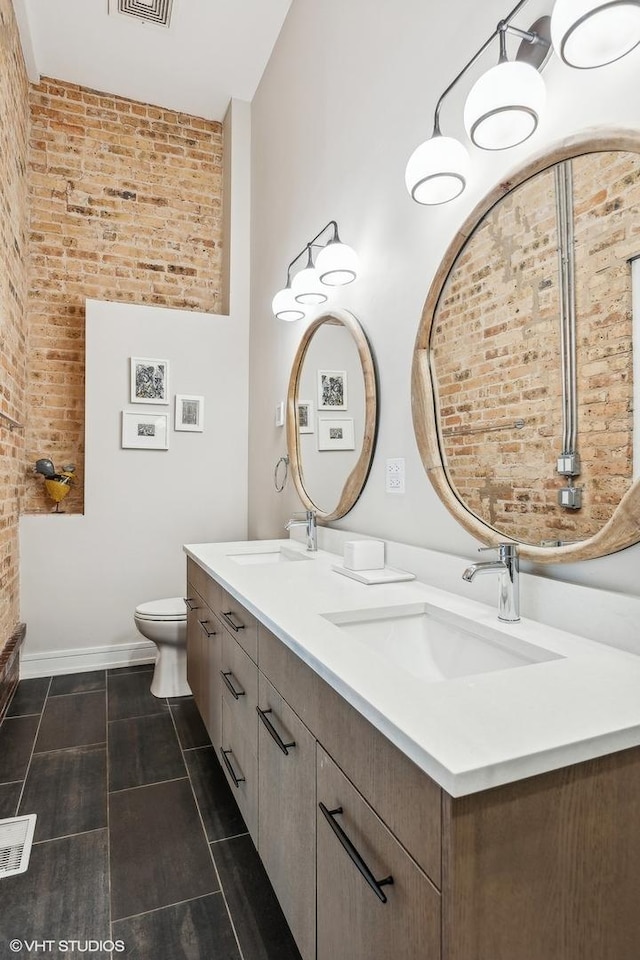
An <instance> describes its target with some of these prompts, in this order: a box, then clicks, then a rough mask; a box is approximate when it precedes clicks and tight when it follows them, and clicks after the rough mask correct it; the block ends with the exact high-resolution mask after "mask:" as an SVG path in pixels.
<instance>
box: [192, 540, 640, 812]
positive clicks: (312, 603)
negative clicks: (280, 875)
mask: <svg viewBox="0 0 640 960" xmlns="http://www.w3.org/2000/svg"><path fill="white" fill-rule="evenodd" d="M281 546H285V547H287V549H293V550H298V551H299V552H301V553H303V554H305V555H306V556H307V557H309V558H310V559H309V560H308V561H307V562H288V563H276V564H246V565H245V564H239V563H237V562H236V561H235V560H233V559H230V555H231V554H239V553H256V552H261V551H264V552H268V551H273V550H277V549H278V548H279V547H281ZM184 550H185V552H186V554H187V556H189V557H191V558H192V559H193V560H194V561H195V562H196V563H197V564H198V565H199V566H200V567H202V569H203V570H205V571H206V572H207V573H209V574H210V575H211V576H213V577H214V578H215V579H216V580H218V581H219V582H220V583H221V584H222V586H223V587H224V588H225V589H226V590H228V591H229V592H230V593H231V594H232V595H233V596H235V597H236V598H237V599H238V600H239V601H240V602H241V603H243V604H244V605H245V607H247V609H249V610H250V611H251V612H252V613H253V614H254V615H255V616H256V617H257V618H258V619H259V620H260V621H261V622H262V623H263V624H264V625H265V626H266V627H267V628H268V629H269V630H271V631H272V633H274V634H275V635H276V636H277V637H278V638H279V639H280V640H282V641H283V643H285V644H286V645H287V646H288V647H289V648H290V649H291V650H293V651H294V652H295V653H296V654H297V655H298V656H299V657H300V658H301V659H302V660H304V661H305V663H307V664H308V665H309V666H311V667H312V668H313V669H314V670H315V671H316V672H317V673H318V674H319V675H320V676H321V677H322V678H323V679H324V680H326V681H327V682H328V683H329V684H330V685H331V686H332V687H333V688H334V689H335V690H337V691H338V693H340V694H341V695H342V696H343V697H344V698H345V699H346V700H347V701H348V702H349V703H351V704H352V705H353V706H354V707H355V708H356V709H357V710H359V711H360V713H362V714H363V715H364V716H365V717H367V719H368V720H370V721H371V723H372V724H373V725H374V726H375V727H377V728H378V729H379V730H380V731H381V732H382V733H384V734H385V735H386V736H387V737H388V738H389V740H391V741H392V742H393V743H394V744H396V746H397V747H399V749H401V750H402V751H403V752H404V753H405V754H407V756H409V757H410V758H411V759H412V760H413V761H414V762H415V763H416V764H417V765H418V766H419V767H420V768H421V769H422V770H424V771H425V772H426V773H427V774H428V775H429V776H430V777H432V778H433V779H434V780H435V781H436V782H437V783H439V784H440V786H441V787H443V789H444V790H446V791H447V792H448V793H449V794H451V795H452V796H454V797H459V796H464V795H466V794H470V793H476V792H478V791H480V790H486V789H487V788H489V787H494V786H498V785H500V784H504V783H510V782H512V781H515V780H521V779H523V778H524V777H529V776H533V775H536V774H539V773H544V772H547V771H549V770H554V769H557V768H559V767H564V766H568V765H569V764H573V763H579V762H581V761H583V760H589V759H592V758H594V757H599V756H604V755H605V754H609V753H613V752H616V751H618V750H624V749H626V748H628V747H633V746H637V745H638V744H640V657H638V656H636V655H634V654H632V653H628V652H625V651H622V650H617V649H615V648H612V647H610V646H607V645H605V644H601V643H597V642H595V641H593V640H588V639H585V638H583V637H578V636H576V635H574V634H570V633H566V632H564V631H561V630H557V629H554V628H553V627H549V626H546V625H544V624H540V623H537V622H536V621H533V620H527V619H525V618H523V619H522V620H521V621H520V622H519V623H514V624H501V623H500V621H498V619H497V612H496V608H494V607H489V606H486V605H485V604H482V603H478V602H476V601H473V600H467V599H465V598H463V597H460V596H457V595H455V594H453V593H448V592H446V591H444V590H439V589H437V588H435V587H430V586H429V585H428V584H426V583H422V582H420V581H417V580H415V581H411V582H409V583H396V584H379V585H366V584H362V583H358V582H357V581H355V580H350V579H348V578H347V577H344V576H340V575H339V574H338V573H336V572H335V571H333V570H332V569H331V568H332V565H333V564H334V563H336V562H338V561H339V560H340V559H341V558H339V557H338V556H337V555H336V554H334V553H328V552H326V551H323V550H318V551H317V553H315V554H307V553H306V551H305V549H304V547H303V546H301V545H299V544H297V543H295V542H294V541H289V540H260V541H241V542H236V543H202V544H189V545H187V546H185V548H184ZM421 602H427V603H431V604H434V605H435V606H438V607H440V608H442V609H444V610H447V611H451V612H453V613H457V614H460V615H461V616H464V617H468V618H470V619H472V620H473V621H474V622H475V623H478V624H481V625H486V626H489V627H490V628H493V629H495V630H498V631H500V632H503V633H505V634H508V635H511V636H513V637H515V638H519V639H520V640H523V641H526V642H528V643H532V644H534V645H537V646H542V647H544V648H545V649H546V650H548V651H551V652H552V653H554V654H557V655H559V658H558V659H554V660H548V661H546V662H542V663H534V664H529V665H527V666H523V667H516V668H511V669H504V670H498V671H495V672H492V673H483V674H478V675H475V676H467V677H460V678H458V679H455V680H445V681H438V682H425V681H424V680H420V679H418V678H417V677H414V676H411V675H410V674H409V673H407V672H406V671H405V670H403V669H402V668H401V667H397V668H396V667H395V666H394V665H393V663H390V661H389V660H388V659H387V658H386V657H384V658H383V657H382V656H381V655H379V654H377V653H375V652H372V651H371V650H369V649H368V648H366V647H365V646H364V645H363V644H362V643H360V642H359V641H357V640H354V639H352V638H350V637H349V636H348V635H347V634H346V633H345V632H344V631H343V630H341V628H340V627H339V626H336V625H335V624H333V623H331V622H330V621H329V620H327V619H325V617H324V616H323V614H327V613H340V612H344V611H350V610H362V609H365V608H377V607H380V608H381V607H393V606H400V605H406V604H413V603H421Z"/></svg>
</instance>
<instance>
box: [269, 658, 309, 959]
mask: <svg viewBox="0 0 640 960" xmlns="http://www.w3.org/2000/svg"><path fill="white" fill-rule="evenodd" d="M258 706H259V708H260V710H261V711H262V713H261V715H260V722H259V723H258V780H259V797H260V804H259V815H258V851H259V853H260V857H261V859H262V862H263V863H264V865H265V868H266V871H267V873H268V874H269V879H270V881H271V885H272V886H273V889H274V890H275V893H276V896H277V898H278V900H279V901H280V906H281V907H282V911H283V913H284V915H285V917H286V919H287V923H288V924H289V927H290V929H291V932H292V934H293V937H294V939H295V941H296V943H297V945H298V949H299V951H300V953H301V955H302V958H303V960H314V958H315V950H316V870H315V863H316V741H315V737H314V736H313V735H312V734H311V733H310V731H309V730H307V728H306V727H305V725H304V724H303V722H302V721H301V720H300V718H299V717H297V716H296V714H295V713H294V712H293V710H292V709H291V707H289V706H288V704H286V703H285V701H284V700H283V699H282V697H281V696H280V694H279V693H278V692H277V691H276V690H275V689H274V688H273V687H272V685H271V684H270V683H269V681H268V680H266V679H265V677H264V676H263V675H262V674H260V676H259V699H258ZM278 738H279V739H278Z"/></svg>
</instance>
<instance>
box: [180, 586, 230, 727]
mask: <svg viewBox="0 0 640 960" xmlns="http://www.w3.org/2000/svg"><path fill="white" fill-rule="evenodd" d="M186 600H187V681H188V683H189V686H190V687H191V691H192V693H193V697H194V700H195V702H196V705H197V707H198V710H199V712H200V716H201V717H202V720H203V722H204V725H205V727H206V728H207V732H208V734H209V736H210V737H211V742H212V743H218V742H219V740H220V733H221V729H222V702H221V699H220V679H219V675H220V655H221V643H222V630H221V629H220V626H219V624H218V621H217V619H216V617H215V616H214V613H213V611H212V610H211V608H210V607H209V605H208V604H207V603H206V602H205V600H204V599H203V597H202V596H201V595H200V593H199V591H198V590H196V589H195V587H194V586H193V584H192V583H191V582H190V581H187V597H186Z"/></svg>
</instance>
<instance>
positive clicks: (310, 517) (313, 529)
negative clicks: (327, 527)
mask: <svg viewBox="0 0 640 960" xmlns="http://www.w3.org/2000/svg"><path fill="white" fill-rule="evenodd" d="M291 527H306V530H305V533H306V535H307V550H317V549H318V524H317V522H316V512H315V510H307V512H306V515H305V518H304V520H289V522H288V523H287V524H285V530H291Z"/></svg>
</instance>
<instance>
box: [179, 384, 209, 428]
mask: <svg viewBox="0 0 640 960" xmlns="http://www.w3.org/2000/svg"><path fill="white" fill-rule="evenodd" d="M175 429H176V430H189V431H191V433H202V432H203V430H204V397H194V396H192V395H190V394H186V393H176V420H175Z"/></svg>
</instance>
